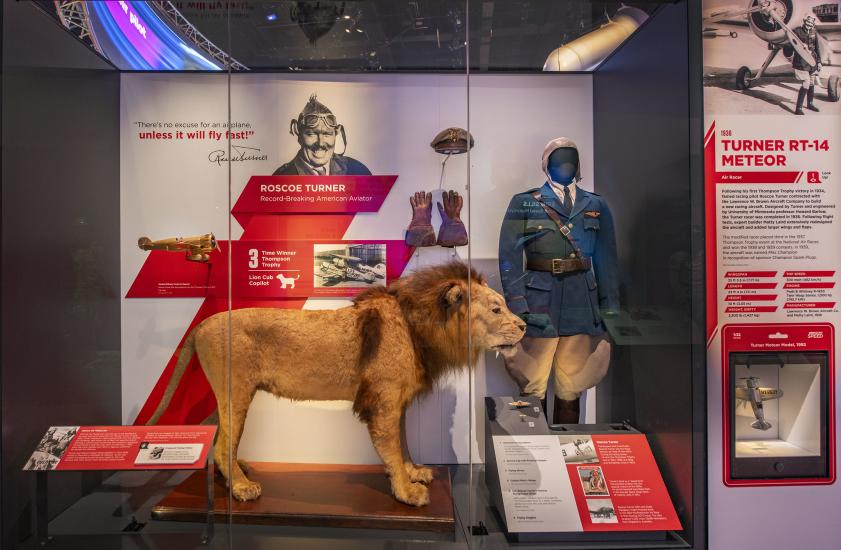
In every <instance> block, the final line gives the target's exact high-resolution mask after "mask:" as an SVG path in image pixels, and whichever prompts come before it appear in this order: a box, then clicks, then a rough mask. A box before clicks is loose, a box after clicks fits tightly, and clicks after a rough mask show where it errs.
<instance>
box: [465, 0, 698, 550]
mask: <svg viewBox="0 0 841 550" xmlns="http://www.w3.org/2000/svg"><path fill="white" fill-rule="evenodd" d="M608 4H609V3H590V2H587V3H583V2H582V3H576V2H555V3H548V2H547V3H541V2H523V3H518V2H513V3H505V4H504V6H503V5H502V3H499V2H497V3H488V2H482V3H479V2H477V3H473V4H472V6H471V12H470V15H471V17H470V20H471V38H472V40H471V52H470V55H471V61H472V62H471V66H478V67H480V68H482V69H484V68H486V67H487V69H488V70H489V71H492V70H493V69H494V68H504V67H506V66H507V67H513V66H519V67H523V66H527V67H528V66H532V67H533V66H535V65H536V64H538V63H542V59H541V60H540V61H537V58H536V57H535V56H537V55H538V52H539V51H543V52H544V54H543V55H544V56H545V52H547V51H549V50H551V47H549V42H548V40H549V37H550V36H551V35H552V34H553V33H558V32H559V31H558V29H570V31H569V32H570V33H572V37H571V38H576V37H577V40H576V41H575V42H577V43H578V44H582V43H586V44H591V45H597V44H600V40H601V38H603V37H604V36H605V34H604V33H603V31H604V32H609V31H605V29H609V28H610V27H599V25H598V23H597V21H598V18H599V17H601V16H602V15H603V14H604V13H605V12H607V13H608V14H613V13H614V12H613V10H615V9H617V8H618V5H612V6H608ZM653 8H655V6H652V5H651V4H648V5H646V9H649V10H650V11H649V12H648V14H649V15H652V17H650V18H646V21H647V22H646V24H645V26H642V27H641V28H639V30H638V31H637V32H636V34H635V35H634V39H632V40H630V41H628V42H626V43H625V44H624V46H623V47H622V48H620V49H618V50H611V51H612V53H610V54H608V55H607V56H606V60H605V61H599V62H598V63H589V62H588V63H584V64H583V65H582V66H581V67H579V68H577V69H575V70H574V71H569V72H576V73H577V74H551V75H545V74H540V75H536V74H535V75H528V74H516V75H514V74H487V73H484V72H473V71H471V74H470V82H469V112H470V119H469V123H470V126H469V130H470V132H471V133H472V134H473V136H474V137H475V139H476V146H475V148H474V149H473V150H472V151H471V153H470V196H469V198H470V200H469V215H468V216H469V218H470V220H471V224H470V227H471V233H470V260H471V265H472V266H473V267H474V268H476V269H477V270H478V271H479V272H481V273H482V274H483V275H484V276H485V277H486V278H487V280H488V281H489V284H490V286H491V287H492V288H493V289H495V290H496V291H498V292H499V293H500V294H501V295H502V296H503V297H504V299H505V303H506V305H507V307H508V309H509V310H510V311H511V312H513V313H514V314H515V315H516V316H517V317H519V318H520V319H521V320H522V321H524V322H525V325H526V332H525V335H524V337H523V339H522V340H521V341H520V342H519V343H518V344H517V346H516V347H515V348H514V349H513V350H503V352H502V353H501V356H500V357H498V356H495V355H494V354H492V353H488V354H484V355H483V356H482V357H481V358H480V361H479V364H478V365H477V368H476V369H475V374H474V399H473V401H474V406H475V408H474V415H475V419H476V422H475V423H474V429H475V433H474V438H475V439H476V440H479V441H482V442H483V443H484V445H483V449H482V452H481V453H480V454H479V455H478V456H477V457H476V460H475V461H474V463H473V464H472V467H471V475H472V478H473V492H472V493H471V498H472V505H471V516H470V524H471V525H473V526H474V529H473V530H472V535H473V536H472V538H471V544H472V546H473V547H475V548H498V547H503V548H504V547H509V546H511V547H517V546H518V545H520V544H529V543H536V542H544V543H553V547H561V548H563V547H579V546H580V545H582V544H593V545H596V546H597V547H598V546H599V545H607V544H618V545H619V546H622V545H623V544H624V545H628V546H631V547H636V546H639V547H643V546H645V547H649V545H652V546H656V545H663V546H682V545H685V544H691V538H692V521H693V517H692V512H691V508H692V502H693V499H694V495H693V493H692V479H693V474H692V473H691V472H692V471H693V468H694V467H696V466H695V465H698V464H702V463H703V459H702V458H701V459H700V460H701V462H700V463H698V462H696V461H697V460H698V458H699V455H694V454H693V452H694V449H693V441H692V435H693V403H692V397H691V396H692V376H693V363H692V350H693V346H703V342H699V341H697V339H694V338H693V334H695V333H694V332H693V328H692V323H693V310H692V299H693V295H692V284H691V280H692V278H691V277H692V274H693V273H694V272H696V270H697V269H699V266H700V265H702V264H701V263H700V261H699V259H700V256H699V253H698V250H699V249H698V248H696V246H695V244H693V234H694V235H695V236H697V235H698V234H700V232H701V228H700V227H696V226H693V221H692V220H693V215H696V213H697V210H693V204H692V203H691V202H690V200H689V198H690V195H691V184H690V181H692V180H691V177H690V176H691V174H692V172H691V165H690V162H689V158H690V137H691V134H690V131H689V124H688V121H689V110H688V109H689V107H688V106H689V104H690V103H689V92H690V89H689V82H688V81H687V80H686V76H685V75H686V74H687V72H686V71H687V64H688V54H687V49H688V44H689V39H688V37H687V28H686V5H685V3H678V4H677V5H673V6H671V7H668V8H667V7H663V8H662V9H661V10H659V11H656V12H655V10H654V9H653ZM517 14H519V16H520V17H522V18H525V20H527V21H531V22H532V25H533V28H534V35H535V36H534V37H532V36H531V35H528V36H511V38H510V40H511V43H510V44H507V47H506V38H505V37H500V34H499V30H500V28H499V27H498V26H497V25H496V24H495V22H496V21H497V19H496V18H497V17H500V18H501V19H502V20H507V21H509V22H511V21H512V19H513V18H515V17H516V16H517ZM613 19H614V21H616V20H618V18H613ZM479 22H481V23H479ZM512 24H513V23H512ZM479 25H481V27H482V30H481V31H478V30H477V29H476V26H479ZM593 29H598V30H596V31H595V32H591V31H592V30H593ZM544 30H545V31H546V32H545V34H544V33H543V31H544ZM564 32H565V31H560V33H561V34H563V33H564ZM532 38H533V39H534V40H535V41H537V42H538V43H541V41H543V42H542V46H541V47H540V48H535V49H534V50H532V49H530V48H526V47H525V45H524V44H525V41H526V40H531V39H532ZM554 39H555V40H558V34H554ZM568 40H569V38H566V35H565V38H564V40H563V42H564V43H566V45H567V46H569V45H570V43H569V42H568ZM559 42H560V40H559ZM518 43H519V44H521V45H523V48H524V52H520V51H518V49H517V47H516V44H518ZM477 44H478V45H477ZM620 44H622V39H619V40H617V42H616V46H617V47H618V46H619V45H620ZM664 44H666V45H667V47H666V49H668V50H669V54H668V55H667V56H665V57H663V58H662V63H663V64H662V66H661V67H660V68H658V69H654V70H653V72H650V71H649V69H650V64H649V63H648V62H647V61H645V60H646V59H647V58H648V56H649V55H652V54H653V52H654V51H657V52H662V51H663V50H664V48H663V45H664ZM474 45H477V46H475V47H474ZM491 45H492V49H491ZM555 47H557V44H556V46H555ZM506 50H507V51H506ZM535 50H536V51H535ZM526 53H528V54H529V55H531V56H532V57H531V58H530V60H529V59H527V58H526V57H525V54H526ZM563 53H564V52H561V53H560V54H558V52H555V55H561V57H562V54H563ZM477 56H478V59H477ZM551 57H552V56H550V59H551ZM544 59H545V57H544ZM601 59H605V56H602V57H601ZM547 68H551V67H547ZM555 69H556V70H557V68H555ZM661 69H662V72H661ZM585 71H591V72H585ZM642 74H646V75H652V79H651V80H648V79H646V78H639V76H640V75H642ZM654 74H656V75H657V76H654ZM696 219H697V218H696ZM696 244H697V243H696ZM699 349H703V348H699ZM629 472H633V473H632V474H631V473H629ZM632 484H638V486H637V488H636V489H629V487H630V485H632ZM643 494H645V495H649V496H651V495H654V494H658V495H660V496H659V497H657V498H650V499H648V498H647V497H642V496H641V495H643ZM643 509H644V510H646V511H645V512H644V514H643V515H647V514H652V515H648V516H647V518H648V519H643V518H642V516H639V515H638V513H639V512H640V511H641V510H643ZM655 516H656V518H657V519H656V520H654V521H651V522H649V521H648V520H649V519H652V518H653V517H655ZM606 532H610V534H609V535H605V533H606ZM608 540H609V541H612V542H610V543H608V542H607V541H608Z"/></svg>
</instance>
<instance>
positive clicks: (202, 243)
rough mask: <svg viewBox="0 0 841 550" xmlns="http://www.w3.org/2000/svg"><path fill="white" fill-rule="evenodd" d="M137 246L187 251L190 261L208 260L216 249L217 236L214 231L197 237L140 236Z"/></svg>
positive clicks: (147, 248)
mask: <svg viewBox="0 0 841 550" xmlns="http://www.w3.org/2000/svg"><path fill="white" fill-rule="evenodd" d="M137 246H139V247H140V249H141V250H169V251H171V252H180V251H182V250H184V251H186V252H187V256H186V259H187V261H190V262H206V261H207V260H209V259H210V253H211V252H213V251H214V250H216V237H214V236H213V233H208V234H206V235H198V236H196V237H170V238H169V239H161V240H159V241H153V240H152V239H150V238H149V237H140V239H138V240H137Z"/></svg>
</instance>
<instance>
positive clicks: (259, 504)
mask: <svg viewBox="0 0 841 550" xmlns="http://www.w3.org/2000/svg"><path fill="white" fill-rule="evenodd" d="M413 6H414V7H413ZM433 7H434V10H433V11H431V12H430V13H427V14H425V15H424V16H423V17H425V18H426V19H425V21H426V23H425V24H426V25H429V27H428V28H424V29H418V30H412V31H406V35H405V36H403V35H401V34H400V31H399V30H398V26H399V21H402V20H404V19H405V18H406V17H408V15H409V14H410V10H412V9H417V8H418V4H416V3H406V2H404V3H400V2H398V3H395V2H347V3H342V2H329V3H328V2H321V3H317V2H253V3H248V7H247V9H246V8H244V9H243V11H242V12H233V13H232V18H231V36H232V47H231V49H230V53H231V55H232V56H233V57H234V58H236V59H237V60H239V61H241V62H242V63H243V64H244V65H247V66H248V67H249V68H250V69H251V71H240V72H236V73H233V74H232V75H231V120H232V123H233V124H241V126H238V127H237V129H239V128H242V129H243V130H245V131H246V133H245V134H243V135H242V136H240V137H238V138H235V139H232V141H231V146H232V147H233V148H234V150H235V151H236V152H235V154H234V160H235V162H232V163H231V175H232V177H231V196H232V203H233V205H234V206H233V211H232V218H231V223H232V237H233V241H232V244H231V250H232V256H231V262H232V265H231V288H232V298H233V299H232V309H233V311H232V313H231V315H232V330H233V347H232V362H231V368H232V371H231V393H230V397H231V409H232V411H233V412H234V416H233V417H232V418H231V422H232V426H231V430H232V437H233V436H236V435H238V434H237V433H236V432H237V430H239V429H240V428H242V433H241V438H240V439H239V441H238V442H236V441H235V442H232V445H233V448H234V449H235V453H236V456H237V458H239V459H241V460H244V461H247V462H248V464H249V465H250V468H249V469H248V470H247V471H243V472H242V474H240V472H239V471H238V470H237V467H236V466H235V467H234V473H233V474H232V475H233V476H234V477H233V479H234V481H233V484H232V485H233V500H232V509H233V513H234V516H233V518H234V523H235V524H236V525H235V526H234V535H235V536H234V544H235V545H242V546H253V545H255V544H256V543H257V541H258V540H262V541H266V542H265V544H266V545H268V546H270V547H296V548H300V547H306V546H307V545H309V546H310V547H312V548H320V547H323V546H325V545H331V544H339V539H349V541H348V542H347V543H345V544H348V545H349V546H351V547H352V546H354V545H357V546H365V547H378V546H381V545H388V544H393V543H392V542H391V541H395V540H397V541H403V542H405V543H406V544H411V543H415V544H421V543H423V544H429V542H431V541H433V542H434V541H439V542H440V541H459V542H460V543H461V544H464V541H465V534H464V530H465V528H466V526H465V525H464V524H463V523H462V522H460V521H459V519H458V518H459V517H461V516H460V514H459V513H457V511H456V508H454V505H453V493H454V492H456V491H461V493H462V494H463V495H464V496H466V495H467V483H468V479H466V478H465V479H463V480H455V481H451V477H452V474H451V472H454V471H455V468H454V467H455V465H456V464H459V463H462V464H464V463H468V462H469V460H470V458H469V457H470V453H471V445H473V447H474V449H475V445H476V444H475V442H471V440H470V413H469V410H470V409H469V397H470V392H469V391H468V384H469V382H468V376H467V371H466V369H464V368H463V367H464V365H465V363H466V360H465V358H466V356H467V353H466V350H467V346H468V342H467V339H466V328H465V326H460V325H459V323H461V324H462V325H466V322H467V317H466V315H465V314H464V312H465V311H466V308H467V302H468V299H469V295H470V292H469V288H468V285H467V283H468V281H467V279H468V274H467V270H466V267H465V264H464V263H461V264H459V265H460V266H461V267H460V268H452V267H451V268H449V269H445V268H443V267H442V266H445V265H447V264H448V263H449V262H451V261H453V260H461V261H462V262H463V261H464V260H466V256H467V249H466V246H464V245H465V244H466V242H465V239H466V236H467V231H466V228H464V226H463V225H462V223H461V221H460V217H459V216H464V215H463V214H460V213H459V212H458V211H459V209H462V210H464V208H465V207H464V206H462V205H461V204H460V203H459V199H458V198H457V196H456V194H458V195H459V196H460V197H461V201H465V200H466V193H467V189H466V188H467V165H468V163H467V155H464V154H457V153H461V152H464V150H465V147H466V141H465V140H464V136H463V134H460V133H458V132H454V133H452V134H448V133H444V134H442V135H440V136H439V134H440V133H441V132H442V131H443V130H445V129H447V128H451V127H455V128H465V127H466V126H467V116H466V113H467V103H466V102H467V94H466V79H465V76H464V74H463V73H464V71H465V66H466V62H465V55H466V48H465V42H466V25H465V21H464V3H461V2H440V3H436V4H435V5H434V6H433ZM424 9H426V8H424ZM430 9H433V8H430ZM234 13H236V15H235V16H234ZM419 17H420V16H419ZM197 21H198V22H197V26H199V27H200V28H202V30H203V32H206V33H207V34H208V36H211V35H212V34H213V33H214V32H217V31H215V30H214V29H217V27H218V25H216V23H214V21H213V20H212V18H210V17H208V18H207V19H201V18H200V19H197ZM445 24H446V25H447V28H446V32H445V31H444V27H443V26H444V25H445ZM436 27H437V28H439V29H440V31H441V40H442V45H441V47H440V48H439V47H438V45H437V43H436V42H431V43H430V42H429V38H430V36H432V33H434V32H435V30H434V29H435V28H436ZM409 35H411V36H414V37H416V38H421V37H422V42H420V43H417V44H416V43H415V42H413V41H412V40H408V37H409ZM459 36H460V38H459ZM404 44H405V46H404ZM416 69H423V70H425V71H428V70H430V69H431V70H434V71H436V72H434V73H432V72H427V73H425V74H417V73H410V72H408V71H409V70H416ZM389 70H394V71H395V72H387V71H389ZM398 71H399V72H398ZM447 73H450V74H447ZM433 142H435V147H436V148H433V147H432V146H431V144H432V143H433ZM237 154H242V159H241V160H240V158H239V157H237V156H236V155H237ZM448 154H449V156H448ZM450 192H452V194H451V193H450ZM445 194H446V199H445ZM410 199H411V201H410ZM437 203H440V209H439V206H438V204H437ZM445 203H446V208H445ZM464 211H466V210H464ZM448 212H449V213H448ZM464 221H465V222H466V221H467V220H466V217H464ZM436 269H437V271H434V270H436ZM430 270H433V271H430ZM383 287H387V288H388V289H389V291H388V292H387V293H385V292H383V291H382V289H383ZM460 312H461V313H460ZM246 412H247V420H245V418H246ZM243 421H244V424H243V423H242V422H243ZM401 434H402V436H403V437H401ZM401 439H403V440H404V441H401ZM237 443H238V444H237ZM412 461H413V462H412ZM415 464H417V466H415ZM424 465H426V466H424ZM433 476H434V479H432V478H433ZM459 483H461V484H462V486H458V484H459ZM258 484H259V485H258ZM454 484H455V485H456V486H455V487H454ZM258 487H259V489H258ZM258 491H259V492H258ZM254 523H263V524H268V525H263V526H261V527H260V528H257V527H255V526H254V525H253V524H254ZM249 524H252V525H249Z"/></svg>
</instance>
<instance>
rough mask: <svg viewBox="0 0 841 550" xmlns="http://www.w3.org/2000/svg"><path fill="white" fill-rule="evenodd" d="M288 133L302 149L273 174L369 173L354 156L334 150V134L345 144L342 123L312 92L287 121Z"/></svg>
mask: <svg viewBox="0 0 841 550" xmlns="http://www.w3.org/2000/svg"><path fill="white" fill-rule="evenodd" d="M289 133H290V134H292V135H294V136H297V138H298V144H299V145H300V146H301V149H300V150H299V151H298V154H297V155H295V158H293V159H292V160H290V161H289V162H287V163H286V164H284V165H283V166H281V167H280V168H278V169H277V170H275V171H274V174H272V175H274V176H295V175H313V176H341V175H348V176H368V175H371V171H370V170H368V168H367V167H366V166H365V165H364V164H362V163H361V162H359V161H358V160H356V159H353V158H350V157H348V156H345V155H344V154H341V155H340V154H337V153H335V150H336V136H338V135H339V134H341V135H342V141H344V143H345V147H347V138H346V136H345V127H344V126H342V125H341V124H339V123H338V121H337V120H336V116H335V115H334V114H333V112H332V111H331V110H330V109H328V108H327V107H326V106H325V105H324V104H323V103H321V102H320V101H318V99H316V96H315V94H312V95H311V96H310V100H309V101H308V102H307V104H306V105H305V106H304V109H303V110H302V111H301V113H300V114H299V115H298V119H297V120H292V122H291V123H290V124H289Z"/></svg>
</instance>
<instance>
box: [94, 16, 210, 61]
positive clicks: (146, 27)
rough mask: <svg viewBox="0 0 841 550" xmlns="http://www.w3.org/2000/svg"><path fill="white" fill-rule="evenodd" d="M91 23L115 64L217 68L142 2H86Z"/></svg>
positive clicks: (104, 49) (100, 43) (109, 57)
mask: <svg viewBox="0 0 841 550" xmlns="http://www.w3.org/2000/svg"><path fill="white" fill-rule="evenodd" d="M87 7H88V13H89V15H90V18H91V27H92V30H93V32H94V35H95V36H96V39H97V41H98V42H99V45H100V47H101V48H102V51H103V54H104V55H105V56H106V57H107V58H108V59H109V60H110V61H111V62H112V63H114V64H115V65H116V66H117V67H119V68H120V69H124V70H141V71H189V70H204V71H219V70H222V67H220V66H219V65H218V64H216V63H215V62H214V61H211V60H210V58H209V57H208V56H207V55H206V54H204V53H200V52H198V51H196V50H195V49H194V48H193V47H192V46H190V45H189V44H188V43H187V42H186V41H185V40H184V39H183V38H181V37H180V36H179V35H178V34H176V32H175V31H173V30H172V29H171V28H170V27H169V26H168V25H167V24H166V23H164V22H163V21H162V20H161V19H160V17H158V15H157V13H155V10H154V9H153V8H152V7H151V6H149V5H147V4H146V3H145V2H142V1H140V2H138V1H129V0H123V1H117V2H112V1H107V2H87Z"/></svg>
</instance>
